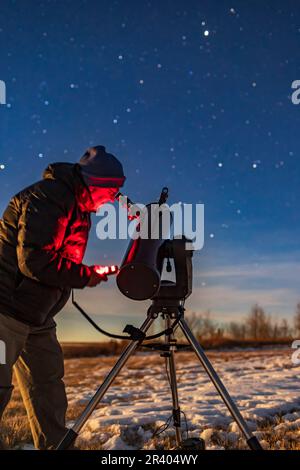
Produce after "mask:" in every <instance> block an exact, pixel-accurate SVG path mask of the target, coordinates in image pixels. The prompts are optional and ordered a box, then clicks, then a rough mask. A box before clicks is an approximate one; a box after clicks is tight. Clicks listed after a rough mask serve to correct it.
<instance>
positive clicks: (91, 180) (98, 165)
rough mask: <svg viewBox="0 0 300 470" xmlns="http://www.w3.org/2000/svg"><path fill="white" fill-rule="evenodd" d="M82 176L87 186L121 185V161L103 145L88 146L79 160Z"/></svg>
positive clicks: (106, 186) (123, 178)
mask: <svg viewBox="0 0 300 470" xmlns="http://www.w3.org/2000/svg"><path fill="white" fill-rule="evenodd" d="M79 165H80V168H81V173H82V176H83V178H84V180H85V183H86V184H87V185H88V186H99V187H104V188H118V187H120V186H123V184H124V182H125V179H126V177H125V176H124V172H123V166H122V164H121V162H120V161H119V160H118V159H117V158H116V157H115V156H114V155H112V154H110V153H106V150H105V147H103V146H102V145H97V146H96V147H90V148H89V149H87V151H86V152H85V154H84V155H83V156H82V157H81V159H80V160H79Z"/></svg>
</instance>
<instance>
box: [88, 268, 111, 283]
mask: <svg viewBox="0 0 300 470" xmlns="http://www.w3.org/2000/svg"><path fill="white" fill-rule="evenodd" d="M98 267H99V266H90V269H91V270H92V274H91V277H90V280H89V282H88V283H87V285H86V287H96V286H98V284H100V282H102V281H104V282H106V281H107V276H106V274H99V272H97V271H96V268H98Z"/></svg>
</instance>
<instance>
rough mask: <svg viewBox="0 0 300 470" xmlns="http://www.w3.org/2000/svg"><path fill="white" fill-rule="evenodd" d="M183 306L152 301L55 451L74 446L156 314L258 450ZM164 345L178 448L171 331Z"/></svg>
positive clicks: (250, 444) (176, 399)
mask: <svg viewBox="0 0 300 470" xmlns="http://www.w3.org/2000/svg"><path fill="white" fill-rule="evenodd" d="M183 304H184V301H183V300H174V299H173V300H172V299H161V298H159V296H158V297H156V298H155V299H154V300H153V301H152V305H151V306H150V308H149V309H148V312H147V318H146V320H145V321H144V323H143V324H142V326H141V328H140V330H139V331H140V333H141V336H140V337H138V336H137V337H136V338H134V339H132V340H131V342H130V343H129V344H128V345H127V346H126V347H125V349H124V350H123V352H122V353H121V356H120V357H119V359H118V360H117V362H116V364H115V365H114V367H113V368H112V369H111V371H110V372H109V373H108V375H107V376H106V378H105V379H104V382H103V383H102V384H101V385H100V387H99V388H98V390H97V391H96V393H95V394H94V396H93V397H92V399H91V400H90V402H89V403H88V405H87V406H86V408H85V410H84V411H83V412H82V414H81V415H80V416H79V418H78V419H77V420H76V422H75V424H74V425H73V427H72V428H71V429H69V431H68V432H67V433H66V435H65V436H64V437H63V439H62V441H61V442H60V444H59V445H58V447H57V448H56V450H65V449H68V448H69V447H70V446H71V445H72V444H73V443H74V441H75V440H76V438H77V436H78V433H79V432H80V430H81V428H82V427H83V426H84V424H85V423H86V421H87V420H88V419H89V417H90V415H91V414H92V412H93V411H94V409H95V408H96V407H97V405H98V404H99V402H100V401H101V399H102V398H103V396H104V395H105V393H106V392H107V390H108V389H109V387H110V386H111V385H112V383H113V381H114V379H115V378H116V377H117V375H118V374H119V373H120V371H121V369H122V368H123V367H124V365H125V364H126V362H127V361H128V359H129V358H130V357H131V355H132V354H133V353H134V352H135V351H136V349H137V348H138V347H139V346H140V345H141V344H142V343H143V340H144V337H145V334H146V332H147V331H148V330H149V328H150V327H151V325H152V324H153V323H154V321H155V320H156V319H157V318H158V316H159V315H160V314H162V315H163V318H164V319H165V321H166V324H167V325H168V326H170V325H171V320H172V319H174V320H175V323H176V325H177V327H178V328H180V329H181V331H182V332H183V334H184V336H185V337H186V339H187V341H188V343H189V345H190V346H191V347H192V349H193V351H194V352H195V354H196V356H197V357H198V359H199V361H200V363H201V365H202V366H203V368H204V370H205V372H206V373H207V375H208V377H209V378H210V380H211V382H212V383H213V385H214V386H215V388H216V389H217V391H218V393H219V395H220V396H221V398H222V400H223V402H224V403H225V405H226V406H227V408H228V410H229V412H230V414H231V415H232V417H233V419H234V420H235V421H236V423H237V424H238V426H239V428H240V430H241V432H242V434H243V435H244V437H245V439H246V441H247V444H248V446H249V447H250V449H251V450H262V447H261V445H260V443H259V441H258V440H257V438H256V437H255V436H254V435H253V434H252V433H251V431H250V429H249V428H248V426H247V423H246V422H245V420H244V418H243V416H242V415H241V413H240V411H239V410H238V408H237V406H236V405H235V403H234V402H233V400H232V398H231V397H230V395H229V393H228V391H227V390H226V388H225V386H224V385H223V383H222V381H221V379H220V378H219V376H218V374H217V373H216V371H215V369H214V368H213V366H212V364H211V363H210V361H209V359H208V357H207V356H206V354H205V352H204V350H203V349H202V347H201V345H200V344H199V343H198V341H197V340H196V338H195V337H194V335H193V333H192V331H191V329H190V328H189V326H188V324H187V323H186V321H185V319H184V307H183ZM126 328H127V331H129V330H128V327H126ZM126 328H125V331H126ZM166 346H167V350H168V351H169V353H168V355H167V359H168V365H169V372H170V385H171V392H172V402H173V423H174V427H175V434H176V443H177V446H181V444H182V435H181V429H180V425H181V424H180V406H179V399H178V392H177V380H176V369H175V358H174V351H175V349H176V340H175V338H174V331H172V332H170V331H169V333H168V334H167V336H166Z"/></svg>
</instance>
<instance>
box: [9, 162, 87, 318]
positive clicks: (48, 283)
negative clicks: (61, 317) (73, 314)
mask: <svg viewBox="0 0 300 470" xmlns="http://www.w3.org/2000/svg"><path fill="white" fill-rule="evenodd" d="M89 204H90V196H89V192H88V189H87V187H86V186H85V185H84V182H83V180H82V178H81V174H80V169H79V166H78V165H76V164H75V165H74V164H70V163H55V164H52V165H50V166H49V167H48V168H47V169H46V170H45V172H44V175H43V180H42V181H39V182H37V183H35V184H33V185H31V186H29V187H28V188H26V189H24V190H23V191H21V192H20V193H18V194H17V195H16V196H14V197H13V198H12V199H11V200H10V202H9V204H8V206H7V208H6V210H5V212H4V214H3V217H2V219H1V220H0V313H2V314H7V315H9V316H13V317H15V318H16V319H18V320H21V321H23V322H25V323H28V324H31V325H36V326H39V325H42V324H44V323H45V321H46V320H47V319H48V318H49V316H54V315H55V314H56V313H58V312H59V311H60V310H61V309H62V307H63V306H64V305H65V303H66V302H67V300H68V298H69V296H70V292H71V288H83V287H84V286H86V284H87V283H88V281H89V278H90V276H91V270H90V268H89V267H88V266H85V265H84V264H82V260H83V256H84V253H85V250H86V245H87V241H88V234H89V230H90V226H91V222H90V212H89V209H90V207H89Z"/></svg>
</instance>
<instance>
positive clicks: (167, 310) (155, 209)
mask: <svg viewBox="0 0 300 470" xmlns="http://www.w3.org/2000/svg"><path fill="white" fill-rule="evenodd" d="M117 196H118V197H120V193H119V195H117ZM167 198H168V188H163V190H162V192H161V195H160V199H159V201H158V203H151V204H148V205H147V206H145V209H143V210H142V211H141V213H140V215H139V221H138V223H137V226H136V229H135V232H134V234H133V235H134V236H133V237H132V239H131V240H130V242H129V245H128V248H127V250H126V253H125V256H124V258H123V260H122V263H121V266H120V269H119V270H118V269H117V266H113V267H111V268H112V269H110V270H109V269H108V268H109V267H102V270H103V269H104V272H106V274H109V273H117V278H116V279H117V285H118V288H119V290H120V291H121V292H122V293H123V294H124V295H125V296H126V297H128V298H129V299H133V300H146V299H151V301H152V303H151V305H150V307H149V308H148V310H147V317H146V319H145V320H144V322H143V324H142V325H141V327H140V328H136V327H134V326H132V325H126V327H125V328H124V332H125V333H128V334H129V336H127V337H125V339H127V340H130V342H129V344H128V345H127V346H126V347H125V349H124V350H123V351H122V353H121V356H120V357H119V359H118V360H117V362H116V363H115V365H114V366H113V368H112V369H111V371H110V372H109V373H108V375H107V376H106V378H105V379H104V382H103V383H102V384H101V385H100V387H99V388H98V390H97V391H96V393H95V394H94V396H93V397H92V398H91V400H90V402H89V403H88V405H87V406H86V408H85V410H84V411H83V412H82V414H81V415H80V416H79V417H78V418H77V420H76V422H75V424H74V425H73V427H72V428H71V429H69V430H68V432H67V433H66V435H65V436H64V437H63V439H62V441H61V442H60V443H59V445H58V446H57V450H64V449H68V448H69V447H70V446H71V445H72V444H73V443H74V441H75V440H76V438H77V436H78V433H79V431H80V430H81V428H82V427H83V426H84V424H85V422H86V421H87V420H88V419H89V416H90V415H91V414H92V412H93V411H94V409H95V408H96V407H97V405H98V404H99V402H100V401H101V400H102V398H103V397H104V395H105V393H106V392H107V390H108V389H109V387H110V386H111V385H112V383H113V381H114V380H115V378H116V377H117V376H118V374H119V373H120V372H121V369H122V368H123V367H124V366H125V364H126V363H127V361H128V359H129V358H130V357H131V356H132V355H133V354H134V353H135V351H136V350H137V349H138V347H140V346H142V345H143V343H144V341H149V340H150V339H154V338H158V337H160V336H163V335H164V337H165V342H164V343H162V342H161V343H156V344H155V345H152V349H157V350H159V351H161V353H162V354H161V356H162V357H164V358H165V360H166V367H167V372H168V379H169V384H170V389H171V395H172V405H173V407H172V416H171V417H172V418H173V425H174V428H175V438H176V445H177V448H178V449H182V450H204V449H205V445H204V441H203V440H202V439H200V438H198V439H197V438H191V439H189V438H188V439H183V433H182V429H181V426H182V424H181V413H182V411H181V409H180V405H179V397H178V389H177V376H176V366H175V352H176V351H177V350H179V349H180V348H179V347H180V345H179V344H178V343H177V339H176V337H175V332H176V331H177V329H179V330H181V332H182V333H183V335H184V337H185V338H186V340H187V342H188V345H189V346H190V347H191V348H192V350H193V351H194V353H195V354H196V356H197V358H198V360H199V362H200V364H201V365H202V367H203V369H204V370H205V372H206V374H207V375H208V377H209V379H210V380H211V382H212V383H213V385H214V386H215V388H216V391H217V392H218V393H219V395H220V397H221V399H222V400H223V402H224V404H225V405H226V407H227V409H228V411H229V413H230V414H231V416H232V418H233V419H234V420H235V422H236V423H237V425H238V426H239V428H240V430H241V432H242V434H243V436H244V437H245V439H246V442H247V444H248V446H249V447H250V449H252V450H262V447H261V445H260V443H259V441H258V439H257V437H256V436H255V435H253V433H252V432H251V430H250V429H249V426H248V424H247V422H246V421H245V419H244V418H243V416H242V414H241V413H240V411H239V409H238V408H237V406H236V404H235V403H234V401H233V400H232V398H231V396H230V395H229V393H228V391H227V389H226V388H225V386H224V384H223V382H222V381H221V379H220V377H219V376H218V374H217V372H216V371H215V369H214V367H213V365H212V364H211V362H210V361H209V359H208V357H207V356H206V354H205V352H204V350H203V349H202V347H201V345H200V344H199V342H198V340H197V339H196V338H195V336H194V334H193V333H192V331H191V329H190V327H189V325H188V323H187V322H186V320H185V318H184V312H185V308H184V303H185V300H186V299H187V298H188V297H189V296H190V294H191V293H192V278H193V276H192V256H193V250H190V249H189V250H187V246H191V244H190V243H189V244H187V242H188V241H189V242H190V240H188V239H187V238H186V237H185V236H182V237H181V238H179V237H178V238H173V239H170V237H168V236H169V235H170V229H171V224H172V217H171V214H170V213H169V212H170V211H169V207H168V206H167V205H166V204H165V203H166V200H167ZM130 205H132V203H131V201H130ZM164 216H167V222H169V223H165V224H164V218H163V217H164ZM165 218H166V217H165ZM153 232H154V235H155V236H153ZM140 234H143V235H144V237H142V236H139V235H140ZM145 235H147V236H145ZM171 262H172V263H173V265H174V273H173V274H174V275H175V281H174V280H164V279H163V275H164V267H165V266H166V271H167V272H169V273H170V272H171V271H172V263H171ZM101 273H102V271H101ZM173 277H174V276H173ZM73 304H74V305H75V306H77V308H78V309H79V310H80V311H81V313H82V314H83V315H84V316H85V317H86V318H87V319H88V320H89V321H90V323H92V324H93V325H94V326H95V328H96V329H98V331H100V332H103V330H101V329H100V328H99V327H98V326H97V325H96V324H95V323H94V322H93V320H91V319H90V318H89V317H88V315H87V314H86V313H85V312H84V311H83V309H81V308H80V306H78V304H76V303H75V302H74V299H73ZM159 315H162V318H163V319H164V321H165V326H166V329H165V330H164V331H162V332H160V333H159V334H156V335H152V336H151V335H150V336H147V335H146V333H147V332H148V331H149V329H150V327H151V326H152V324H153V323H154V322H155V320H156V319H157V317H158V316H159ZM104 334H107V335H108V336H110V337H113V335H111V334H108V333H105V332H104ZM114 337H117V338H120V339H121V338H122V339H124V337H120V336H116V335H115V336H114ZM148 346H151V345H148Z"/></svg>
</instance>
